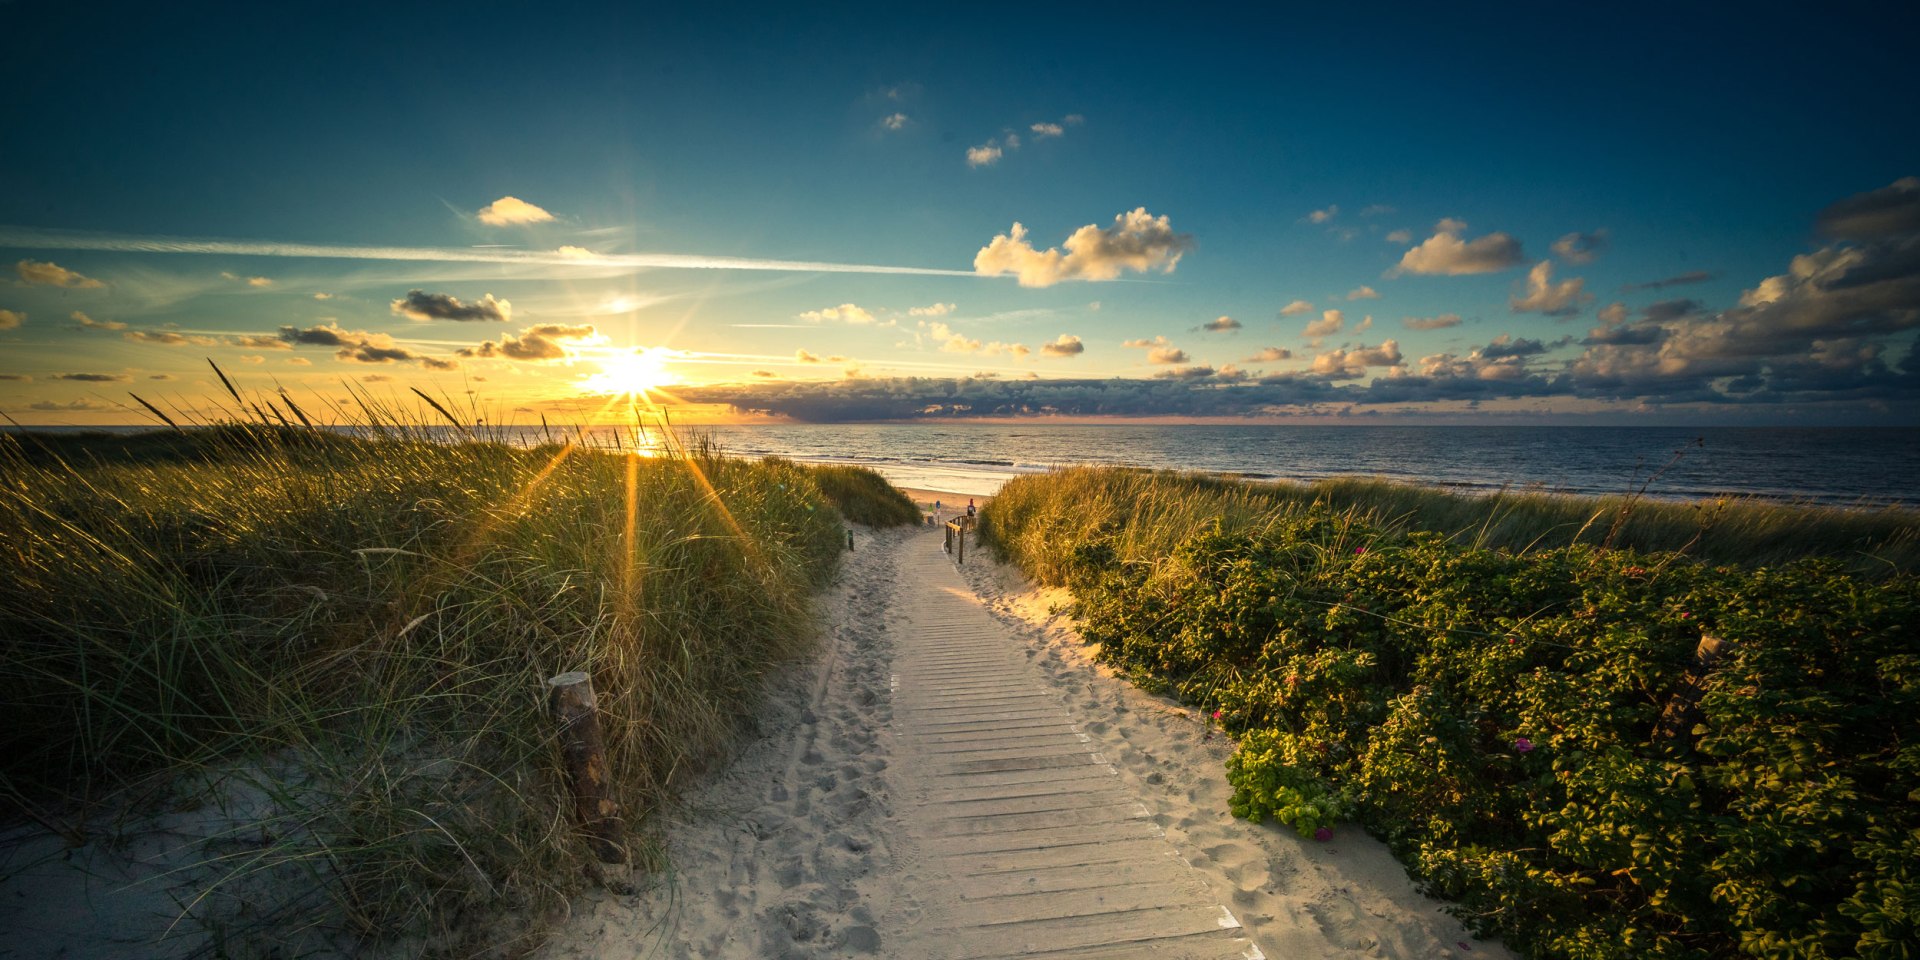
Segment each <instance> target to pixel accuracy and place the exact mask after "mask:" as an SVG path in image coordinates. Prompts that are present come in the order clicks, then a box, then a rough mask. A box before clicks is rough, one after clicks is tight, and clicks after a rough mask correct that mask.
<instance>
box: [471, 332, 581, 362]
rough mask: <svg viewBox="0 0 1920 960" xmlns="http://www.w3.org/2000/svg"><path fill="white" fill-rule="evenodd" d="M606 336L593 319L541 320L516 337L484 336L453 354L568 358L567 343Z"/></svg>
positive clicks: (523, 357) (516, 357)
mask: <svg viewBox="0 0 1920 960" xmlns="http://www.w3.org/2000/svg"><path fill="white" fill-rule="evenodd" d="M606 339H607V338H606V337H604V336H601V335H600V332H599V330H597V329H595V328H594V326H593V324H590V323H583V324H561V323H540V324H535V325H533V326H531V327H527V328H526V329H524V330H521V331H520V335H519V336H517V337H516V336H514V335H513V334H510V333H508V334H502V335H501V336H500V339H499V340H483V341H481V342H480V343H479V344H477V345H475V346H471V347H466V348H463V349H460V350H456V351H454V354H455V355H456V356H460V357H470V358H474V359H482V360H485V359H494V358H504V359H507V360H528V361H546V360H565V359H567V358H568V357H569V356H571V355H572V354H571V353H570V352H569V351H568V349H567V344H568V343H573V344H579V345H584V344H588V343H605V342H606Z"/></svg>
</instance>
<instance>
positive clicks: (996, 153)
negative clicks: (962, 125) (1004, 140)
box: [967, 140, 1019, 230]
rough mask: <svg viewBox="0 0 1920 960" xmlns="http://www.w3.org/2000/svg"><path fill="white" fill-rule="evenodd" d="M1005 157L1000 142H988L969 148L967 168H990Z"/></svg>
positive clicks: (1016, 226) (1016, 227) (1017, 227)
mask: <svg viewBox="0 0 1920 960" xmlns="http://www.w3.org/2000/svg"><path fill="white" fill-rule="evenodd" d="M1003 156H1006V150H1005V149H1003V148H1002V147H1001V146H1000V143H999V141H997V140H988V141H987V142H986V143H983V144H981V145H979V146H977V147H968V148H967V166H969V167H975V168H978V167H990V166H993V165H994V164H996V163H999V162H1000V158H1001V157H1003ZM1014 229H1016V230H1017V229H1019V226H1018V225H1017V224H1016V225H1015V227H1014Z"/></svg>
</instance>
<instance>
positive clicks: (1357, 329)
mask: <svg viewBox="0 0 1920 960" xmlns="http://www.w3.org/2000/svg"><path fill="white" fill-rule="evenodd" d="M1372 329H1373V314H1367V315H1366V316H1364V317H1361V318H1360V322H1359V323H1356V324H1354V325H1353V332H1354V333H1364V332H1366V331H1368V330H1372Z"/></svg>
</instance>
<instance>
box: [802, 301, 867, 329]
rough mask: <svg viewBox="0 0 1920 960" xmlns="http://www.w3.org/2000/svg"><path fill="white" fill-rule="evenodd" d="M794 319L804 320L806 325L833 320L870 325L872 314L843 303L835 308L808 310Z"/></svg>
mask: <svg viewBox="0 0 1920 960" xmlns="http://www.w3.org/2000/svg"><path fill="white" fill-rule="evenodd" d="M795 319H798V320H805V321H807V322H808V323H824V322H826V321H828V320H833V321H837V322H840V323H856V324H861V323H872V322H873V314H872V313H870V312H868V311H867V310H866V309H864V308H862V307H859V306H855V305H854V304H851V303H843V304H841V305H839V306H837V307H822V308H821V309H819V310H808V311H807V312H805V313H801V314H797V315H796V316H795Z"/></svg>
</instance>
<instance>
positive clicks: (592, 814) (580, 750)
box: [547, 671, 627, 863]
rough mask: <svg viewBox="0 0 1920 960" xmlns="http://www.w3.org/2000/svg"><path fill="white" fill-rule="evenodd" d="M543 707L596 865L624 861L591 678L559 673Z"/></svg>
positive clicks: (621, 824)
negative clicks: (547, 711) (557, 741)
mask: <svg viewBox="0 0 1920 960" xmlns="http://www.w3.org/2000/svg"><path fill="white" fill-rule="evenodd" d="M547 686H548V687H550V688H551V690H550V692H549V695H548V700H547V703H548V706H549V708H550V709H551V710H552V712H553V721H554V724H555V725H556V726H558V727H559V728H560V756H561V761H562V763H563V764H564V765H565V766H566V768H567V783H568V785H569V786H570V787H572V788H573V808H574V813H575V814H576V815H577V816H578V817H579V818H580V831H581V832H582V833H584V834H586V837H587V845H588V846H589V847H590V848H592V850H593V855H594V857H595V858H597V859H598V860H599V861H600V862H601V863H625V862H627V848H626V845H625V844H624V843H623V842H622V839H623V834H624V833H625V822H624V821H623V820H621V818H620V807H619V805H618V804H617V803H615V802H614V800H613V774H612V771H611V770H610V769H609V768H608V766H607V744H606V740H605V739H604V738H603V737H601V735H600V715H599V712H598V711H597V709H596V708H595V705H594V700H593V679H592V678H591V677H589V676H587V674H586V673H585V672H582V671H574V672H572V673H563V674H561V675H559V676H557V677H554V678H552V679H550V680H548V681H547Z"/></svg>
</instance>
